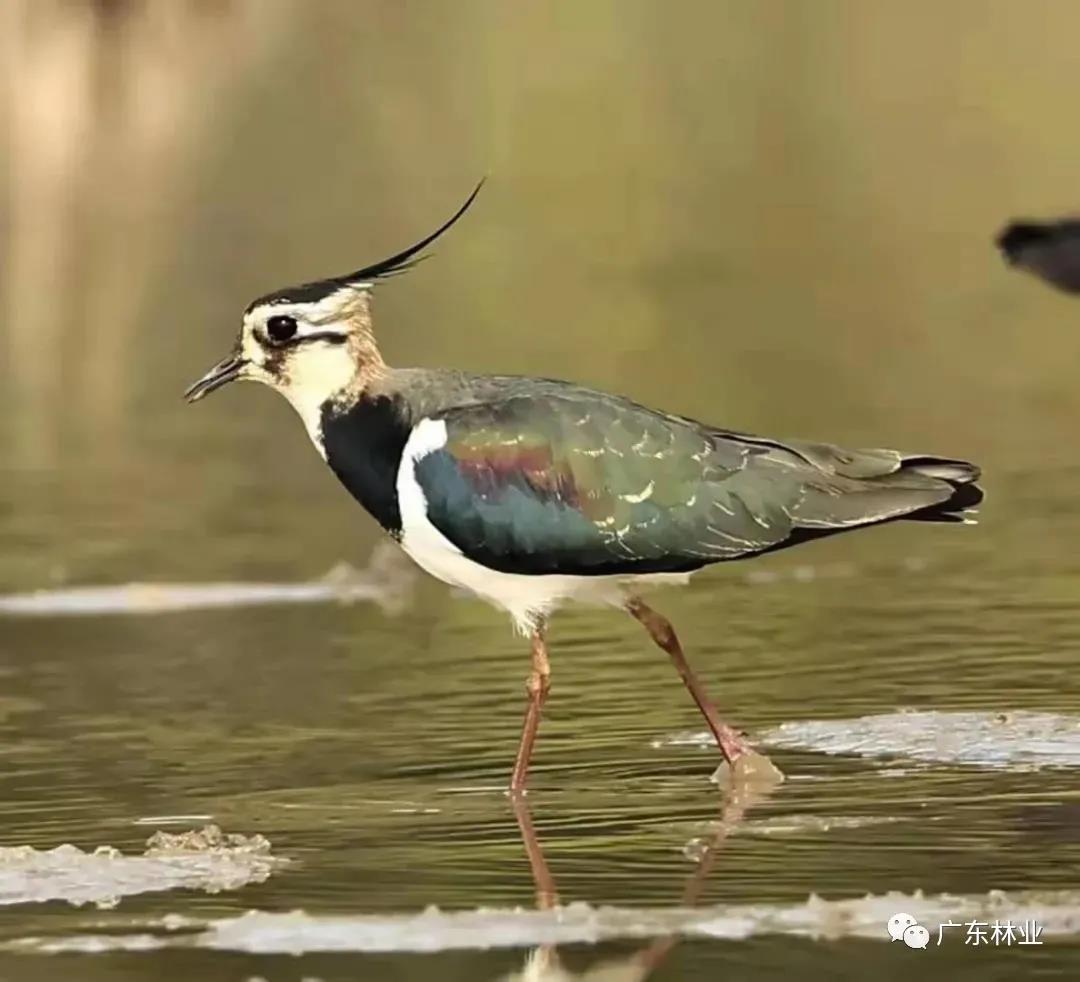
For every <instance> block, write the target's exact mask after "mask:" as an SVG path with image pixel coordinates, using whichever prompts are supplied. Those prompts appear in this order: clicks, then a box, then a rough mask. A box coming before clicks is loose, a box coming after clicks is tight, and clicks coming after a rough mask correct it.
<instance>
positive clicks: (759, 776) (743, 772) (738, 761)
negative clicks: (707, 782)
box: [711, 744, 784, 793]
mask: <svg viewBox="0 0 1080 982" xmlns="http://www.w3.org/2000/svg"><path fill="white" fill-rule="evenodd" d="M711 780H712V781H713V783H715V784H717V785H718V786H719V787H721V788H725V789H727V790H730V791H731V792H733V793H738V792H740V791H746V792H761V791H767V790H770V789H772V788H775V787H776V786H777V785H779V784H782V783H783V780H784V773H783V771H781V770H780V768H779V767H777V766H776V765H775V764H774V763H773V762H772V761H771V760H769V758H768V757H766V756H765V755H764V754H761V753H758V752H757V751H756V750H753V749H751V748H750V747H749V746H748V745H746V744H743V749H742V752H741V753H740V754H738V756H736V757H735V759H734V760H733V761H732V762H731V763H730V764H729V763H728V762H727V761H726V760H725V761H724V763H722V764H721V765H720V766H719V767H718V768H717V769H716V770H715V771H714V772H713V775H712V778H711Z"/></svg>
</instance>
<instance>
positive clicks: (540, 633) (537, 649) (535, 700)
mask: <svg viewBox="0 0 1080 982" xmlns="http://www.w3.org/2000/svg"><path fill="white" fill-rule="evenodd" d="M544 632H545V625H544V624H542V623H541V624H539V625H538V626H537V628H536V630H534V631H533V634H532V671H531V672H530V673H529V678H528V679H527V680H526V682H525V690H526V692H528V694H529V705H528V708H527V709H526V710H525V724H524V726H523V727H522V730H521V743H519V744H518V752H517V759H516V760H515V761H514V773H513V775H512V776H511V777H510V790H511V791H513V792H520V791H524V790H525V782H526V778H527V777H528V773H529V761H530V759H531V758H532V751H533V744H535V743H536V731H537V730H538V729H539V727H540V712H541V710H542V709H543V708H544V700H546V699H547V695H548V692H549V691H550V689H551V666H550V665H549V664H548V652H547V642H546V641H545V640H544Z"/></svg>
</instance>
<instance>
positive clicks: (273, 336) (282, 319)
mask: <svg viewBox="0 0 1080 982" xmlns="http://www.w3.org/2000/svg"><path fill="white" fill-rule="evenodd" d="M295 334H296V318H295V317H290V316H289V315H288V314H275V315H274V316H273V317H271V318H270V319H269V320H267V322H266V336H267V337H268V338H270V340H271V341H274V342H275V343H277V344H283V343H284V342H286V341H288V340H289V339H290V338H292V337H293V336H294V335H295Z"/></svg>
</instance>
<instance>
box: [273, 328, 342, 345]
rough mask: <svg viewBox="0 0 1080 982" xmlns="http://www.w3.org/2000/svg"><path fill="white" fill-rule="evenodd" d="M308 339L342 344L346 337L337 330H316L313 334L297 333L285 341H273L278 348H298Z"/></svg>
mask: <svg viewBox="0 0 1080 982" xmlns="http://www.w3.org/2000/svg"><path fill="white" fill-rule="evenodd" d="M271 340H272V339H271ZM308 341H326V342H328V343H329V344H344V343H345V341H346V337H345V335H344V334H338V333H337V331H316V332H315V333H314V334H298V335H296V336H295V337H292V338H289V339H288V340H287V341H277V342H274V343H275V345H276V346H277V347H279V348H298V347H299V346H300V345H302V344H306V343H307V342H308Z"/></svg>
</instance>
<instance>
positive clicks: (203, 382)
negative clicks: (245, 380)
mask: <svg viewBox="0 0 1080 982" xmlns="http://www.w3.org/2000/svg"><path fill="white" fill-rule="evenodd" d="M245 364H246V362H245V361H244V359H243V358H241V357H240V356H239V355H236V354H233V355H229V357H228V358H226V359H224V360H223V361H219V362H218V363H217V364H216V365H215V366H214V367H213V368H211V369H210V371H208V372H207V373H206V374H205V375H204V376H203V377H202V378H201V379H199V381H198V382H196V383H195V384H194V385H193V386H191V388H190V389H188V390H187V392H185V393H184V398H185V399H187V401H188V402H198V401H199V400H200V399H201V398H202V397H203V396H205V395H209V394H210V393H211V392H213V391H214V390H215V389H220V388H221V387H222V386H223V385H228V384H229V383H230V382H235V381H236V380H237V379H238V378H240V373H241V372H242V371H243V368H244V365H245Z"/></svg>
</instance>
